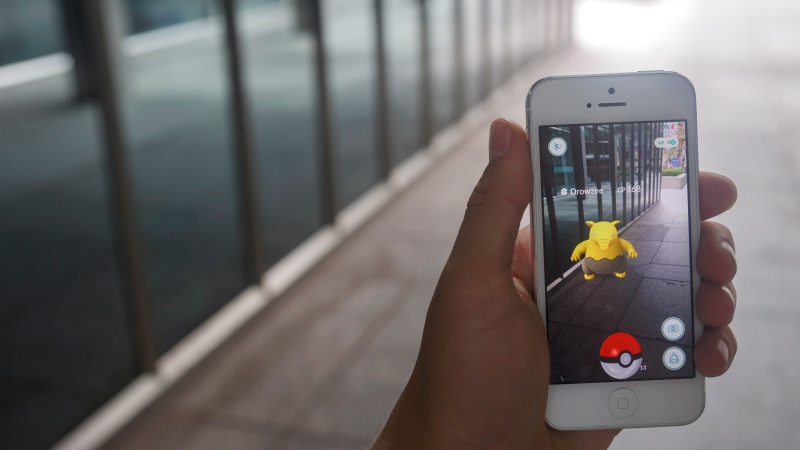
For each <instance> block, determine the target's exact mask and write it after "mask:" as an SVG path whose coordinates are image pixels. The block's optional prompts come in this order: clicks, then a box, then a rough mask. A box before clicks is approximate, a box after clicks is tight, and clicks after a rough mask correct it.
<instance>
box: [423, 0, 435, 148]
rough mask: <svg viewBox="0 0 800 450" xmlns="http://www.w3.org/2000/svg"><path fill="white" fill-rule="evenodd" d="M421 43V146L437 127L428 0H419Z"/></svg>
mask: <svg viewBox="0 0 800 450" xmlns="http://www.w3.org/2000/svg"><path fill="white" fill-rule="evenodd" d="M419 43H420V105H421V111H420V128H419V129H420V147H427V146H428V144H430V142H431V139H432V138H433V133H434V129H435V124H434V120H435V119H434V111H433V75H432V68H431V24H430V15H429V14H428V2H427V1H426V0H419Z"/></svg>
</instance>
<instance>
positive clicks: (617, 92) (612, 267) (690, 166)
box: [526, 71, 705, 429]
mask: <svg viewBox="0 0 800 450" xmlns="http://www.w3.org/2000/svg"><path fill="white" fill-rule="evenodd" d="M526 111H527V130H528V137H529V139H528V140H529V142H530V145H531V148H530V150H531V161H532V165H533V174H534V178H533V179H534V183H533V197H532V198H533V201H532V207H531V223H532V224H533V227H532V229H533V230H535V232H534V236H533V239H531V241H532V245H533V254H534V255H535V262H536V263H535V265H534V269H533V270H534V279H535V280H536V283H535V291H536V298H537V302H538V307H539V310H540V312H541V314H542V317H543V318H544V320H545V323H546V325H547V333H548V339H549V343H550V367H551V377H550V389H549V395H548V403H547V416H546V419H547V422H548V423H549V424H550V425H551V426H553V427H554V428H558V429H600V428H632V427H652V426H670V425H684V424H688V423H691V422H693V421H695V420H696V419H697V418H698V417H699V416H700V414H701V413H702V411H703V407H704V405H705V381H704V378H703V377H702V376H701V375H700V374H698V373H697V370H696V369H695V365H694V345H695V342H696V340H697V339H698V338H699V336H700V334H701V333H702V324H701V323H700V322H699V321H698V320H697V317H696V315H695V307H694V300H695V297H696V293H697V288H698V286H699V284H700V277H699V275H698V274H697V270H696V268H695V267H696V265H695V260H696V255H697V245H698V238H699V233H700V230H699V228H700V227H699V212H698V200H697V198H698V197H697V177H698V168H697V114H696V105H695V92H694V87H693V86H692V83H691V82H690V81H689V80H688V79H687V78H685V77H684V76H682V75H679V74H677V73H673V72H663V71H648V72H637V73H622V74H607V75H588V76H565V77H550V78H545V79H542V80H539V81H538V82H537V83H536V84H534V85H533V87H532V88H531V90H530V92H529V93H528V98H527V100H526Z"/></svg>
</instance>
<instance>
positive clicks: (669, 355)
mask: <svg viewBox="0 0 800 450" xmlns="http://www.w3.org/2000/svg"><path fill="white" fill-rule="evenodd" d="M661 361H662V362H663V363H664V367H666V368H667V369H669V370H678V369H680V368H681V367H683V365H684V364H686V353H683V350H681V349H680V348H679V347H670V348H668V349H667V350H666V351H664V355H663V356H661Z"/></svg>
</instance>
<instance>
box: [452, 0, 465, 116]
mask: <svg viewBox="0 0 800 450" xmlns="http://www.w3.org/2000/svg"><path fill="white" fill-rule="evenodd" d="M453 59H454V62H455V68H454V73H453V90H454V95H455V109H456V117H457V118H458V117H461V116H462V115H463V114H464V112H465V111H466V110H467V83H466V81H465V79H464V74H465V72H466V70H467V67H466V66H467V65H466V57H465V55H464V1H463V0H453Z"/></svg>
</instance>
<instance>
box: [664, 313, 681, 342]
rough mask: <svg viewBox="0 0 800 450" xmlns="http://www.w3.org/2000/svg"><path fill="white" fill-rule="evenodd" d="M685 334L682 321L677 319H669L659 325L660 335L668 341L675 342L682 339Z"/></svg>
mask: <svg viewBox="0 0 800 450" xmlns="http://www.w3.org/2000/svg"><path fill="white" fill-rule="evenodd" d="M685 332H686V326H685V325H684V324H683V321H682V320H681V319H679V318H677V317H670V318H669V319H667V320H665V321H664V322H663V323H662V324H661V334H662V335H663V336H664V337H665V338H666V339H667V340H668V341H677V340H678V339H680V338H682V337H683V334H684V333H685Z"/></svg>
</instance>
